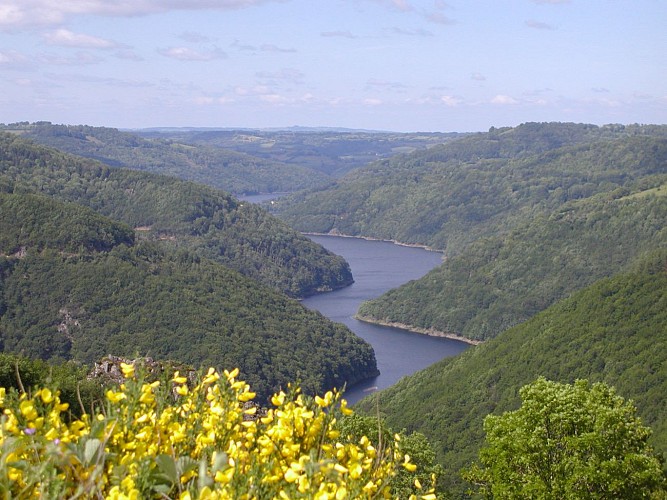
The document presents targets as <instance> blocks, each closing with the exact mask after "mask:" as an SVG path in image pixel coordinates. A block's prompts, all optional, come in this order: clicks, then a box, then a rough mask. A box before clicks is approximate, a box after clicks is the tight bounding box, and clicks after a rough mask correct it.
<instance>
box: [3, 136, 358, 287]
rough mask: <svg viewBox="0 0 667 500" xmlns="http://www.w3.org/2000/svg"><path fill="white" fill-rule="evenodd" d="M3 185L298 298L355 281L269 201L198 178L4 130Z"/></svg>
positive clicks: (341, 263) (341, 262)
mask: <svg viewBox="0 0 667 500" xmlns="http://www.w3.org/2000/svg"><path fill="white" fill-rule="evenodd" d="M0 191H5V192H34V193H39V194H43V195H48V196H50V197H53V198H54V199H58V200H62V201H70V202H74V203H78V204H82V205H85V206H88V207H90V208H92V209H93V210H95V211H96V212H98V213H100V214H102V215H104V216H107V217H110V218H112V219H114V220H117V221H121V222H124V223H125V224H128V225H129V226H130V227H132V228H134V229H136V230H137V233H138V234H139V235H140V236H141V238H142V239H147V240H154V241H161V242H162V243H163V244H164V245H169V246H172V247H175V248H183V249H187V250H189V251H193V252H194V253H196V254H198V255H200V256H202V257H206V258H210V259H213V260H215V261H216V262H219V263H221V264H224V265H226V266H229V267H230V268H232V269H235V270H237V271H239V272H241V273H242V274H244V275H246V276H248V277H251V278H253V279H257V280H258V281H261V282H263V283H265V284H268V285H270V286H272V287H274V288H276V289H277V290H280V291H283V292H285V293H287V294H288V295H290V296H292V297H303V296H306V295H310V294H313V293H317V292H318V291H322V290H330V289H335V288H339V287H342V286H345V285H348V284H350V283H351V282H352V275H351V273H350V269H349V266H348V265H347V263H346V262H345V261H344V260H343V259H342V258H340V257H337V256H335V255H333V254H332V253H330V252H328V251H327V250H325V249H323V248H322V247H320V246H319V245H316V244H314V243H313V242H311V241H310V240H309V239H307V238H305V237H304V236H302V235H301V234H299V233H297V232H296V231H294V230H292V229H291V228H290V227H288V226H287V225H286V224H285V223H284V222H282V221H280V220H278V219H277V218H275V217H273V216H271V215H269V214H268V213H267V212H266V211H265V210H263V209H262V208H260V207H258V206H256V205H253V204H250V203H242V202H239V201H238V200H237V199H235V198H233V197H232V196H231V195H229V194H227V193H224V192H222V191H218V190H216V189H213V188H210V187H206V186H203V185H199V184H194V183H191V182H186V181H182V180H179V179H176V178H171V177H167V176H160V175H157V174H151V173H147V172H139V171H135V170H128V169H121V168H111V167H108V166H106V165H103V164H101V163H99V162H97V161H93V160H88V159H84V158H80V157H77V156H73V155H69V154H67V153H63V152H60V151H58V150H55V149H52V148H48V147H45V146H40V145H36V144H34V143H33V142H31V141H29V140H27V139H25V138H22V137H19V136H16V135H13V134H9V133H0Z"/></svg>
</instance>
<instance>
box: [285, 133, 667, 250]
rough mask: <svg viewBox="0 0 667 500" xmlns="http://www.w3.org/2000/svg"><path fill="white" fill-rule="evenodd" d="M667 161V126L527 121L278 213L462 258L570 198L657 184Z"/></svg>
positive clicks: (362, 174)
mask: <svg viewBox="0 0 667 500" xmlns="http://www.w3.org/2000/svg"><path fill="white" fill-rule="evenodd" d="M666 165H667V126H665V127H658V126H645V127H640V126H635V127H630V126H628V127H622V126H617V127H612V126H609V127H606V128H605V127H596V126H593V125H575V124H561V123H554V124H538V123H535V124H525V125H521V126H519V127H516V128H510V129H497V130H492V131H490V132H488V133H484V134H475V135H471V136H467V137H464V138H462V139H458V140H455V141H451V142H449V143H447V144H444V145H442V146H437V147H433V148H430V149H428V150H426V151H417V152H415V153H413V154H410V155H398V156H395V157H392V158H390V159H387V160H383V161H380V162H376V163H373V164H371V165H369V166H367V167H365V168H362V169H358V170H355V171H354V172H351V173H350V174H348V175H347V176H345V177H344V178H342V179H340V180H339V181H338V182H337V183H336V184H335V185H332V186H331V187H328V188H326V189H316V190H312V191H307V192H303V193H298V194H295V195H294V196H293V197H288V198H283V199H281V200H280V201H279V202H277V211H278V213H279V214H280V215H281V217H282V218H284V219H285V220H287V221H288V222H289V223H290V224H291V225H292V226H293V227H295V228H297V229H299V230H301V231H307V232H317V233H329V232H332V233H342V234H346V235H351V236H366V237H373V238H380V239H388V240H396V241H399V242H401V243H411V244H421V245H427V246H430V247H433V248H436V249H439V250H442V251H444V252H445V254H446V255H455V254H457V253H460V252H461V251H462V250H463V249H464V248H466V246H467V245H468V244H469V243H470V242H472V241H474V240H476V239H478V238H480V237H486V236H493V235H497V234H502V233H503V232H506V231H507V230H508V229H510V228H512V227H514V226H515V225H517V224H521V223H523V222H525V221H528V220H530V219H531V218H532V217H534V216H535V215H536V214H539V213H550V212H552V211H554V210H557V209H558V207H560V206H561V205H562V204H563V203H566V202H568V201H571V200H577V199H582V198H587V197H590V196H592V195H594V194H597V193H602V192H606V193H611V192H614V191H615V190H619V191H620V192H627V190H629V189H632V188H633V187H637V186H648V185H653V184H651V182H655V181H650V180H645V178H646V177H648V176H651V175H654V174H667V166H666Z"/></svg>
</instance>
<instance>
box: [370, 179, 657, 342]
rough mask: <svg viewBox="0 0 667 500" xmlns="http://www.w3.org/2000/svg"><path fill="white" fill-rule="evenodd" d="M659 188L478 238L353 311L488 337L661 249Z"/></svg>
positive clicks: (568, 207) (604, 198)
mask: <svg viewBox="0 0 667 500" xmlns="http://www.w3.org/2000/svg"><path fill="white" fill-rule="evenodd" d="M665 221H667V183H666V184H664V185H663V186H662V188H653V189H649V190H646V191H640V192H638V193H636V194H633V195H628V196H621V197H620V198H617V199H614V198H613V197H612V196H609V195H608V194H600V195H596V196H592V197H590V198H587V199H583V200H577V201H572V202H569V203H566V204H563V205H562V206H561V207H560V209H559V210H558V211H557V212H555V213H552V214H550V215H546V214H545V215H538V216H535V217H534V218H532V220H531V221H530V222H525V223H524V224H523V225H521V226H519V227H517V228H515V229H513V230H511V231H509V232H508V233H507V234H504V235H499V236H494V237H489V238H481V239H479V240H478V241H476V242H474V243H472V244H471V245H469V246H468V247H467V249H466V250H465V252H463V253H462V254H460V255H457V256H455V257H452V258H450V259H448V260H447V261H446V262H445V263H444V264H443V265H441V266H439V267H437V268H435V269H433V270H432V271H431V272H430V273H428V274H427V275H426V276H424V277H423V278H422V279H420V280H416V281H412V282H410V283H406V284H405V285H403V286H401V287H399V288H396V289H394V290H390V291H389V292H387V293H386V294H384V295H382V296H381V297H379V298H377V299H374V300H372V301H369V302H366V303H364V304H362V305H361V307H360V308H359V316H360V317H363V318H366V319H368V320H371V321H380V322H386V323H402V324H408V325H411V326H416V327H419V328H424V329H429V328H433V329H435V330H437V331H441V332H447V333H455V334H458V335H461V336H463V337H466V338H469V339H474V340H486V339H489V338H492V337H494V336H496V335H498V334H499V333H501V332H502V331H503V330H505V329H507V328H510V327H512V326H514V325H516V324H518V323H521V322H522V321H525V320H526V319H528V318H530V317H531V316H533V315H534V314H536V313H538V312H540V311H542V310H543V309H545V308H547V307H548V306H550V305H551V304H553V303H554V302H556V301H557V300H559V299H562V298H564V297H566V296H568V295H569V294H570V293H572V292H573V291H575V290H578V289H581V288H583V287H585V286H586V285H589V284H591V283H593V282H594V281H595V280H597V279H600V278H603V277H606V276H610V275H612V274H614V273H615V272H616V271H617V270H619V269H621V268H622V267H623V266H624V265H625V264H626V263H628V262H630V261H631V260H633V259H634V258H635V257H636V256H637V255H639V254H641V253H642V252H644V251H646V250H647V249H656V248H660V247H662V248H664V247H667V225H666V224H665Z"/></svg>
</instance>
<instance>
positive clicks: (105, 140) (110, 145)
mask: <svg viewBox="0 0 667 500" xmlns="http://www.w3.org/2000/svg"><path fill="white" fill-rule="evenodd" d="M4 128H5V130H7V131H11V132H14V133H18V134H20V135H22V136H24V137H27V138H30V139H32V140H34V141H35V142H38V143H40V144H44V145H46V146H51V147H54V148H57V149H59V150H61V151H65V152H67V153H71V154H75V155H78V156H83V157H86V158H92V159H95V160H99V161H101V162H103V163H105V164H107V165H109V166H112V167H125V168H132V169H135V170H143V171H146V172H153V173H156V174H162V175H171V176H173V177H178V178H180V179H184V180H188V181H195V182H199V183H202V184H207V185H209V186H212V187H214V188H217V189H223V190H225V191H228V192H230V193H241V194H242V193H258V192H260V193H265V192H285V191H295V190H298V189H307V188H311V187H314V186H319V185H322V184H325V183H327V182H328V177H327V176H326V175H324V174H321V173H320V172H316V171H313V170H310V169H308V168H304V167H301V166H298V165H288V164H286V163H282V162H279V161H275V160H272V159H270V158H267V159H262V158H259V157H256V156H251V155H249V154H245V153H239V152H235V151H233V150H231V149H226V148H221V147H209V146H206V145H198V146H196V147H195V146H193V145H192V144H187V143H183V142H181V141H175V140H163V139H160V138H151V139H146V138H142V137H140V136H138V135H136V134H133V133H129V132H121V131H119V130H117V129H114V128H108V127H90V126H86V125H53V124H51V123H49V122H37V123H32V124H30V123H20V124H10V125H7V126H5V127H4Z"/></svg>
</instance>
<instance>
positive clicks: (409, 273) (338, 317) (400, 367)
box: [239, 193, 469, 404]
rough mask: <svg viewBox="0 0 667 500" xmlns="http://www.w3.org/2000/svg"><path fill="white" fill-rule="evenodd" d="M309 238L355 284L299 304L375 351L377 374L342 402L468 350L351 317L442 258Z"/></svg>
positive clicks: (385, 245)
mask: <svg viewBox="0 0 667 500" xmlns="http://www.w3.org/2000/svg"><path fill="white" fill-rule="evenodd" d="M284 194H287V193H284ZM282 195H283V193H280V194H277V193H270V194H259V195H249V196H241V197H239V199H242V200H246V201H250V202H252V203H263V202H267V201H270V200H273V199H276V198H279V197H280V196H282ZM308 237H309V238H310V239H311V240H313V241H315V242H316V243H319V244H320V245H322V246H323V247H325V248H327V249H329V250H331V251H332V252H333V253H335V254H337V255H340V256H342V257H343V258H344V259H345V260H346V261H347V262H348V263H349V264H350V267H351V269H352V276H353V277H354V283H353V284H352V285H350V286H348V287H346V288H342V289H340V290H336V291H334V292H329V293H324V294H321V295H316V296H313V297H309V298H307V299H305V300H303V301H302V303H303V305H305V306H306V307H308V308H310V309H314V310H317V311H319V312H321V313H322V314H324V315H325V316H326V317H328V318H329V319H330V320H332V321H336V322H339V323H343V324H345V325H346V326H347V327H348V328H350V330H352V331H353V332H354V333H356V334H357V335H358V336H360V337H361V338H363V339H364V340H366V341H367V342H368V343H369V344H371V345H372V346H373V349H374V350H375V357H376V358H377V364H378V369H379V370H380V375H379V376H377V377H375V378H374V379H372V380H367V381H365V382H362V383H360V384H357V385H355V386H354V387H351V388H348V389H347V390H346V391H345V399H347V400H348V402H349V403H350V404H353V403H355V402H357V401H359V400H360V399H361V398H363V397H364V396H367V395H368V394H370V393H371V392H373V391H375V390H378V389H385V388H387V387H389V386H391V385H393V384H395V383H396V382H398V381H399V380H400V379H401V378H402V377H405V376H406V375H410V374H411V373H414V372H416V371H419V370H421V369H423V368H426V367H427V366H429V365H431V364H433V363H435V362H436V361H439V360H441V359H443V358H446V357H449V356H455V355H456V354H459V353H460V352H462V351H464V350H465V349H467V348H468V347H469V345H468V344H466V343H464V342H460V341H458V340H451V339H446V338H441V337H429V336H428V335H423V334H420V333H413V332H409V331H407V330H402V329H400V328H392V327H388V326H380V325H373V324H370V323H364V322H363V321H358V320H356V319H354V318H353V316H354V314H355V313H356V312H357V309H358V308H359V305H360V304H361V303H362V302H364V301H366V300H369V299H374V298H376V297H379V296H380V295H382V294H383V293H385V292H386V291H388V290H390V289H392V288H396V287H398V286H400V285H402V284H404V283H407V282H408V281H410V280H414V279H417V278H421V277H422V276H424V275H425V274H426V273H427V272H429V271H430V270H431V269H433V268H434V267H436V266H438V265H439V264H440V263H441V262H442V256H441V254H439V253H437V252H430V251H428V250H424V249H422V248H415V247H407V246H401V245H395V244H393V243H390V242H386V241H375V240H364V239H360V238H345V237H341V236H312V235H310V236H308Z"/></svg>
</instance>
